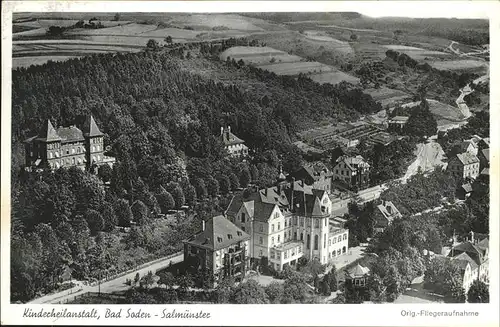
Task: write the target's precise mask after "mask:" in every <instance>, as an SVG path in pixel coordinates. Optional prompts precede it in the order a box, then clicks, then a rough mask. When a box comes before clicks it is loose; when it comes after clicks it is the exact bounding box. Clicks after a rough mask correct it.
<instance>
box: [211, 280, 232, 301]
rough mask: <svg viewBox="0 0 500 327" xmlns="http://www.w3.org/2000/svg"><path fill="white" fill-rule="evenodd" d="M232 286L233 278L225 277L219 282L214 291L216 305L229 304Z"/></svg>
mask: <svg viewBox="0 0 500 327" xmlns="http://www.w3.org/2000/svg"><path fill="white" fill-rule="evenodd" d="M233 286H234V278H233V277H226V278H224V279H222V280H221V281H219V283H218V284H217V287H216V288H215V290H214V300H215V302H217V303H229V300H230V298H231V292H232V288H233Z"/></svg>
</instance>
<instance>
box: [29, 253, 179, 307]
mask: <svg viewBox="0 0 500 327" xmlns="http://www.w3.org/2000/svg"><path fill="white" fill-rule="evenodd" d="M183 260H184V255H183V254H180V255H177V256H175V257H173V258H170V259H165V260H161V261H158V262H155V263H154V264H152V265H150V266H147V267H144V268H140V269H137V270H134V271H133V272H130V273H128V274H126V275H124V276H121V277H118V278H115V279H112V280H109V281H107V282H104V283H102V284H101V285H100V289H101V292H103V293H113V292H119V291H124V290H127V289H128V288H130V286H128V285H126V284H125V282H126V280H127V279H131V280H134V277H135V275H136V273H139V275H140V276H141V277H142V276H144V275H145V274H147V273H148V272H149V271H152V272H156V271H158V270H161V269H163V268H166V267H168V266H169V265H170V263H172V264H176V263H178V262H181V261H183ZM79 288H80V290H77V291H76V292H73V293H70V294H67V291H64V292H60V293H56V294H51V295H48V296H44V297H41V298H38V299H35V300H33V301H32V302H30V303H65V302H67V301H69V300H72V299H73V298H74V297H75V296H77V295H81V294H83V293H87V292H98V291H99V285H96V286H89V285H81V287H79Z"/></svg>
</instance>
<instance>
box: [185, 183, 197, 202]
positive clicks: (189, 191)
mask: <svg viewBox="0 0 500 327" xmlns="http://www.w3.org/2000/svg"><path fill="white" fill-rule="evenodd" d="M183 190H184V195H185V199H186V204H187V205H188V206H193V205H194V204H195V203H196V189H195V188H194V186H193V185H191V184H187V185H185V186H184V187H183Z"/></svg>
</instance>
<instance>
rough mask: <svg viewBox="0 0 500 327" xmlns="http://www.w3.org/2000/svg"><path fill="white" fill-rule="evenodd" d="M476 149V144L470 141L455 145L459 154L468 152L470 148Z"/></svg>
mask: <svg viewBox="0 0 500 327" xmlns="http://www.w3.org/2000/svg"><path fill="white" fill-rule="evenodd" d="M471 147H472V148H477V145H476V143H474V142H471V141H463V142H460V143H459V144H458V145H457V148H458V149H459V152H466V151H469V149H470V148H471Z"/></svg>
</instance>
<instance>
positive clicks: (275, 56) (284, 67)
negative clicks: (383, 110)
mask: <svg viewBox="0 0 500 327" xmlns="http://www.w3.org/2000/svg"><path fill="white" fill-rule="evenodd" d="M228 57H229V58H231V59H234V60H236V61H238V60H240V59H241V60H243V61H244V62H245V63H247V64H251V65H254V66H256V67H259V68H262V69H265V70H267V71H270V72H273V73H275V74H278V75H290V76H297V75H299V74H305V75H307V76H308V77H310V78H311V79H312V80H313V81H316V82H318V83H321V84H323V83H330V84H337V83H340V82H342V81H347V82H350V83H353V84H356V83H358V82H359V79H358V78H356V77H354V76H351V75H349V74H346V73H344V72H342V71H340V70H339V69H337V68H335V67H333V66H329V65H325V64H322V63H319V62H316V61H305V59H304V58H301V57H299V56H296V55H290V54H288V53H286V52H284V51H279V50H276V49H274V48H271V47H243V46H239V47H232V48H229V49H227V50H226V51H224V52H223V53H222V54H221V55H220V59H221V60H223V61H225V60H227V58H228Z"/></svg>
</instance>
